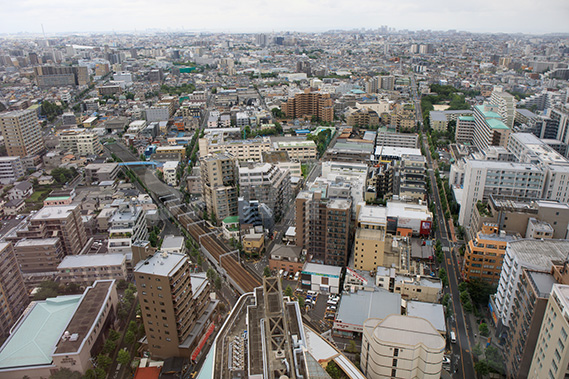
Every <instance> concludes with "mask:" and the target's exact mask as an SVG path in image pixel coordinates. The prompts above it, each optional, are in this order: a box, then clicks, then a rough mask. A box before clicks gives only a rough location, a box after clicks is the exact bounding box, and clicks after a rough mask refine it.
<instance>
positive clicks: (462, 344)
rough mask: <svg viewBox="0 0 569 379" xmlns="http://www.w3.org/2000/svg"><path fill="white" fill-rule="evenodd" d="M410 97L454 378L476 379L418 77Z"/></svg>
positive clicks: (412, 83) (457, 271) (413, 79)
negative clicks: (443, 278) (443, 284)
mask: <svg viewBox="0 0 569 379" xmlns="http://www.w3.org/2000/svg"><path fill="white" fill-rule="evenodd" d="M411 96H412V97H413V101H414V103H415V110H416V117H417V120H418V121H419V124H420V129H421V133H422V135H423V137H422V138H423V141H421V143H422V144H423V146H425V156H426V159H427V168H428V175H429V178H430V180H431V185H432V194H431V196H430V199H429V200H430V201H431V202H434V204H435V213H436V216H437V223H438V225H437V228H436V232H435V237H436V239H437V240H439V241H441V244H442V247H443V251H444V262H443V263H442V265H441V266H442V267H444V268H445V270H446V272H447V276H448V284H449V285H448V288H445V293H450V295H451V302H450V303H449V307H451V309H452V314H453V316H452V317H451V322H449V323H448V324H447V325H448V327H450V330H452V331H454V332H455V334H456V343H455V344H452V352H453V355H452V359H451V361H452V366H451V368H452V371H453V377H454V378H465V379H470V378H472V379H474V378H476V374H475V372H474V362H473V360H472V348H471V346H470V338H469V334H468V328H467V323H466V318H465V315H464V310H463V308H462V304H461V302H460V292H459V290H458V284H459V282H458V278H459V277H460V267H459V265H458V262H457V260H456V256H455V255H454V246H453V245H454V244H453V242H452V240H451V239H450V234H449V231H448V227H447V224H446V220H445V218H444V213H445V212H444V211H443V209H442V207H441V199H440V197H439V191H438V188H437V180H436V178H435V167H434V166H433V160H432V158H431V154H430V150H429V142H428V139H427V137H426V135H425V128H424V125H423V121H422V120H423V114H422V112H421V101H420V98H419V96H418V92H417V83H416V82H415V75H411Z"/></svg>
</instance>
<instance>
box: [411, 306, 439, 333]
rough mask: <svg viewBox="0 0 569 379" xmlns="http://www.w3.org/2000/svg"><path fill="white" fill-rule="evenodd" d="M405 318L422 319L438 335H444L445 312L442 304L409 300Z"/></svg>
mask: <svg viewBox="0 0 569 379" xmlns="http://www.w3.org/2000/svg"><path fill="white" fill-rule="evenodd" d="M407 316H415V317H422V318H424V319H425V320H427V321H429V322H430V323H431V324H433V326H434V327H435V329H437V330H438V331H439V332H440V333H443V334H444V333H446V330H447V329H446V323H445V310H444V307H443V305H442V304H433V303H425V302H422V301H412V300H410V301H408V302H407Z"/></svg>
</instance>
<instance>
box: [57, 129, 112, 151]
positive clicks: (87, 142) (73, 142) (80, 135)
mask: <svg viewBox="0 0 569 379" xmlns="http://www.w3.org/2000/svg"><path fill="white" fill-rule="evenodd" d="M58 137H59V148H60V149H62V150H63V151H71V152H73V153H74V154H75V155H78V156H80V157H85V156H88V155H100V154H101V153H102V152H103V145H101V142H100V141H99V137H98V136H97V135H96V134H95V133H93V132H90V131H87V130H65V131H62V132H61V133H60V134H59V136H58Z"/></svg>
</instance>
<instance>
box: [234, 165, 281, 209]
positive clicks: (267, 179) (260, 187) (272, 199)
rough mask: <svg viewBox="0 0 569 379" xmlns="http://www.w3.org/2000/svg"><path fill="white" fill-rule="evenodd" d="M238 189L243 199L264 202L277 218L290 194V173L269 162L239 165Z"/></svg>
mask: <svg viewBox="0 0 569 379" xmlns="http://www.w3.org/2000/svg"><path fill="white" fill-rule="evenodd" d="M239 191H240V196H241V197H243V198H244V200H245V201H250V200H258V201H259V202H261V203H264V204H266V205H267V206H268V207H269V208H270V209H271V210H272V212H273V216H274V218H275V219H276V220H279V219H280V218H281V217H283V216H284V211H285V208H286V206H287V204H288V201H289V199H290V196H291V194H292V193H291V192H292V191H291V183H290V173H289V172H288V171H287V170H281V169H280V168H279V167H277V166H276V165H273V164H270V163H257V164H248V165H242V166H239Z"/></svg>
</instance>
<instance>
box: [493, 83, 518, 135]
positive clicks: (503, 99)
mask: <svg viewBox="0 0 569 379" xmlns="http://www.w3.org/2000/svg"><path fill="white" fill-rule="evenodd" d="M514 102H515V99H514V96H512V95H510V94H509V93H507V92H501V91H497V90H495V89H494V91H492V96H490V104H491V105H495V106H497V107H498V110H497V113H498V114H499V115H500V116H501V117H502V122H503V123H504V124H506V126H507V127H508V128H510V129H511V128H513V127H514V117H515V115H516V106H515V103H514Z"/></svg>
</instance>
